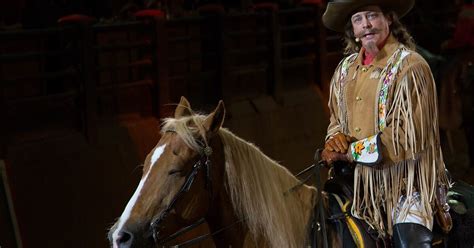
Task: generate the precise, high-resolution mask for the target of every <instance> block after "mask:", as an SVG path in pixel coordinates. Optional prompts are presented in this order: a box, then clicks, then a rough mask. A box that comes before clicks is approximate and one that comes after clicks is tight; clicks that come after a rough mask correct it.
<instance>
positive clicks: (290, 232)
mask: <svg viewBox="0 0 474 248" xmlns="http://www.w3.org/2000/svg"><path fill="white" fill-rule="evenodd" d="M204 118H205V116H202V115H193V116H188V117H183V118H180V119H172V118H169V119H166V120H165V125H164V127H163V130H165V131H166V130H173V131H176V132H177V133H178V135H180V137H182V138H183V140H184V141H185V143H186V144H188V145H189V146H190V147H191V148H193V149H196V150H198V149H200V147H202V146H200V145H199V144H198V143H196V141H195V140H196V135H200V136H203V135H202V134H203V133H204V132H203V127H202V123H203V121H204ZM190 124H192V125H190ZM219 136H220V137H221V139H222V143H223V144H224V152H225V161H226V164H225V173H226V185H225V187H226V190H227V192H228V193H229V194H230V196H231V199H232V205H233V208H234V211H235V212H236V214H237V215H238V217H239V218H242V219H245V221H246V224H247V225H248V228H249V231H250V234H251V236H252V238H253V240H254V241H255V242H257V241H261V240H263V241H264V242H265V244H266V246H268V247H274V248H277V247H278V248H279V247H289V248H297V247H298V248H299V247H304V245H305V243H306V242H307V240H306V239H307V234H308V226H309V220H310V218H311V214H312V210H313V205H314V204H315V200H316V199H315V198H316V197H315V195H316V194H315V188H313V187H309V186H306V185H303V186H302V187H300V188H298V190H296V191H294V192H288V190H289V189H290V188H291V187H293V186H294V185H296V184H298V183H299V180H298V179H297V178H295V177H294V176H293V175H292V174H291V172H290V171H288V169H286V168H285V167H283V166H281V165H279V164H278V163H277V162H275V161H273V160H272V159H270V158H269V157H267V156H266V155H265V154H263V153H262V152H261V151H260V150H259V149H258V148H257V147H256V146H255V145H253V144H251V143H248V142H246V141H245V140H243V139H241V138H239V137H237V136H235V135H234V134H233V133H231V132H230V131H228V130H227V129H224V128H221V129H220V130H219Z"/></svg>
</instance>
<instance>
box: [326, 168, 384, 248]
mask: <svg viewBox="0 0 474 248" xmlns="http://www.w3.org/2000/svg"><path fill="white" fill-rule="evenodd" d="M330 174H332V175H331V176H330V178H329V179H328V180H327V181H326V183H325V184H324V191H325V192H326V193H327V196H328V204H329V207H328V211H329V218H328V219H329V222H330V224H331V225H332V226H333V228H334V230H336V232H337V233H338V236H339V237H340V239H342V240H340V241H341V243H342V244H343V246H344V247H367V248H372V247H390V240H389V239H384V238H381V237H379V236H378V233H377V231H376V230H374V229H373V228H371V227H370V226H369V225H368V224H367V223H366V222H365V221H363V220H360V219H357V218H355V217H353V216H352V215H351V213H350V209H351V205H352V199H353V194H354V192H353V186H352V185H353V180H354V175H353V169H352V168H351V167H350V166H349V165H348V164H347V163H339V162H337V163H335V164H334V165H333V167H332V172H330Z"/></svg>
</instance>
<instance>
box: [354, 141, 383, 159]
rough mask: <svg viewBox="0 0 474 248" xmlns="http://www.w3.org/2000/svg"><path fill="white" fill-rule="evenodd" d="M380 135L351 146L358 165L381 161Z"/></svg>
mask: <svg viewBox="0 0 474 248" xmlns="http://www.w3.org/2000/svg"><path fill="white" fill-rule="evenodd" d="M378 142H379V134H376V135H373V136H370V137H368V138H365V139H363V140H359V141H356V142H353V143H352V144H351V153H352V158H353V159H354V161H356V162H358V163H367V164H373V163H376V162H378V161H379V159H380V155H379V152H378V151H379V149H378Z"/></svg>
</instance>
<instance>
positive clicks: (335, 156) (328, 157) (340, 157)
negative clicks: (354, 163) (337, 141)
mask: <svg viewBox="0 0 474 248" xmlns="http://www.w3.org/2000/svg"><path fill="white" fill-rule="evenodd" d="M321 159H322V160H324V161H326V163H327V164H328V165H331V164H332V163H334V162H336V161H344V162H351V161H350V159H349V157H348V155H347V154H346V153H339V152H333V151H329V150H328V149H324V150H323V151H322V152H321Z"/></svg>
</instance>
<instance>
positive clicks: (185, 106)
mask: <svg viewBox="0 0 474 248" xmlns="http://www.w3.org/2000/svg"><path fill="white" fill-rule="evenodd" d="M190 115H192V113H191V104H189V102H188V99H186V97H184V96H182V97H181V100H180V101H179V104H178V106H177V107H176V110H175V111H174V118H176V119H178V118H180V117H184V116H190Z"/></svg>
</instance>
